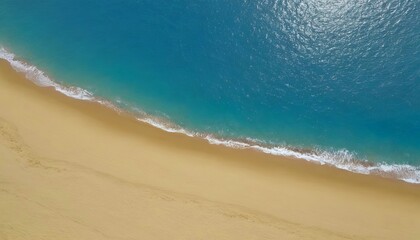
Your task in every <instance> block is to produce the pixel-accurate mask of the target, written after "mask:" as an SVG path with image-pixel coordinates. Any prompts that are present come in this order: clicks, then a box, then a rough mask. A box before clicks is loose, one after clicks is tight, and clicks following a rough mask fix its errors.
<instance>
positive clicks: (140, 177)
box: [0, 60, 420, 239]
mask: <svg viewBox="0 0 420 240" xmlns="http://www.w3.org/2000/svg"><path fill="white" fill-rule="evenodd" d="M0 109H1V111H0V133H1V135H0V143H1V144H0V156H2V158H1V159H0V161H1V165H2V167H1V168H0V186H1V189H0V192H1V194H0V211H1V212H2V213H4V214H2V216H1V217H0V223H1V224H0V237H2V236H3V235H4V236H5V238H6V239H7V238H8V237H10V238H13V239H14V238H19V239H26V238H27V239H31V238H32V239H33V238H39V237H41V236H42V237H45V238H46V239H66V238H73V239H74V238H76V239H105V238H113V239H115V238H119V237H120V238H129V239H130V238H133V239H134V238H137V239H138V238H146V239H168V238H172V239H197V238H198V239H201V238H203V239H244V238H245V239H279V238H283V239H310V238H315V239H396V238H400V239H418V238H419V237H420V230H418V227H417V225H416V222H418V216H419V215H420V206H419V204H418V202H419V201H420V186H419V185H415V184H407V183H404V182H401V181H398V180H396V179H386V178H382V177H379V176H374V175H361V174H355V173H352V172H349V171H345V170H340V169H337V168H335V167H331V166H323V165H317V164H313V163H310V162H306V161H304V160H296V159H292V158H289V157H281V156H273V155H268V154H265V153H262V152H258V151H255V150H252V149H232V148H228V147H224V146H218V145H211V144H208V143H207V141H206V140H205V139H198V138H191V137H188V136H186V135H182V134H177V133H167V132H165V131H163V130H161V129H158V128H155V127H153V126H150V125H148V124H146V123H139V122H138V121H137V120H136V119H134V118H133V117H132V116H131V115H129V114H127V113H124V112H121V113H117V112H116V111H113V110H111V109H109V108H108V107H106V106H104V105H101V104H99V103H95V102H89V101H83V100H77V99H73V98H69V97H67V96H64V95H63V94H61V93H59V92H57V91H55V90H54V89H52V88H42V87H38V86H36V85H35V84H34V83H32V82H30V81H27V80H26V79H25V77H24V76H23V74H21V73H17V72H15V71H14V70H12V68H11V67H10V65H9V63H7V62H6V61H4V60H1V61H0ZM221 186H223V187H221ZM25 236H26V237H25Z"/></svg>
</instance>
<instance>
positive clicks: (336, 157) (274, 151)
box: [0, 48, 420, 184]
mask: <svg viewBox="0 0 420 240" xmlns="http://www.w3.org/2000/svg"><path fill="white" fill-rule="evenodd" d="M0 59H4V60H7V61H8V62H9V63H10V64H11V66H12V67H13V68H14V69H15V70H16V71H17V72H22V73H24V74H25V76H26V78H27V79H29V80H31V81H33V82H34V83H35V84H37V85H39V86H41V87H53V88H54V89H55V90H56V91H58V92H61V93H62V94H64V95H66V96H69V97H72V98H76V99H80V100H86V101H95V102H98V103H101V104H103V105H106V106H108V107H110V108H112V109H114V110H117V111H119V112H121V111H123V110H122V109H120V108H118V107H117V106H116V105H114V104H112V103H111V102H109V101H106V100H102V99H99V98H95V96H94V95H93V94H92V93H90V92H89V91H87V90H85V89H82V88H79V87H74V86H64V85H61V84H58V83H57V82H55V81H53V80H51V79H50V78H49V77H48V76H47V75H46V74H45V73H44V72H43V71H41V70H39V69H38V68H36V67H35V66H32V65H29V64H27V63H25V62H23V61H21V60H18V59H16V57H15V55H14V54H13V53H11V52H9V51H7V50H6V49H4V48H0ZM136 112H138V113H141V114H139V115H141V116H140V117H137V120H138V121H141V122H144V123H147V124H149V125H152V126H154V127H156V128H159V129H162V130H164V131H166V132H170V133H180V134H184V135H187V136H189V137H200V138H204V139H205V140H207V141H208V142H209V143H210V144H215V145H223V146H226V147H230V148H237V149H253V150H256V151H261V152H264V153H267V154H271V155H276V156H286V157H293V158H298V159H303V160H306V161H310V162H316V163H318V164H322V165H324V164H326V165H331V166H335V167H337V168H339V169H343V170H348V171H351V172H355V173H361V174H375V175H381V176H384V177H392V178H398V179H400V180H402V181H405V182H408V183H414V184H420V167H415V166H411V165H406V164H385V163H373V162H368V161H362V160H358V159H356V158H355V154H353V153H351V152H349V151H347V150H345V149H341V150H335V151H325V150H321V149H313V150H310V151H303V150H296V148H293V147H290V146H286V145H284V146H271V145H268V144H264V143H263V142H262V141H259V140H254V139H249V138H248V139H246V141H237V140H232V139H223V138H218V137H215V136H213V135H210V134H202V133H194V132H191V131H188V130H185V129H184V128H182V127H180V126H178V125H176V124H173V123H170V122H169V121H165V120H163V119H161V118H157V117H153V116H149V115H147V114H145V113H144V112H141V111H139V110H136Z"/></svg>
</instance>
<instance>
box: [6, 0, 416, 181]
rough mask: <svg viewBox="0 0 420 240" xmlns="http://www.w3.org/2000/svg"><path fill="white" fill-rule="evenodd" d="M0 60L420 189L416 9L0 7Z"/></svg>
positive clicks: (34, 75) (142, 117)
mask: <svg viewBox="0 0 420 240" xmlns="http://www.w3.org/2000/svg"><path fill="white" fill-rule="evenodd" d="M0 49H1V50H0V58H3V59H6V60H8V61H9V62H10V63H11V64H12V66H13V67H14V68H15V69H16V70H17V71H20V72H24V73H25V74H26V76H27V77H28V79H29V80H32V81H34V82H36V83H37V84H38V85H40V86H52V87H54V88H55V89H56V90H57V91H60V92H62V93H64V94H66V95H68V96H70V97H74V98H79V99H82V100H86V101H98V102H101V103H103V104H106V105H108V106H111V107H114V108H117V109H120V110H124V111H130V112H131V113H133V114H134V115H135V116H136V117H137V119H138V120H139V121H143V122H147V123H149V124H152V125H154V126H155V127H159V128H161V129H163V130H166V131H169V132H178V133H182V134H186V135H188V136H191V137H199V138H205V139H207V140H208V141H209V143H210V144H219V145H226V146H228V147H233V148H251V149H255V150H258V151H262V152H265V153H267V154H274V155H282V156H292V157H296V158H299V159H304V160H307V161H312V162H316V163H319V164H326V165H333V166H336V167H338V168H341V169H346V170H349V171H353V172H357V173H361V174H375V175H381V176H384V177H390V178H397V179H401V180H403V181H406V182H411V183H420V2H419V1H418V0H305V1H304V0H212V1H209V0H207V1H204V0H173V1H163V0H107V1H104V0H83V1H82V0H72V1H67V0H40V1H27V0H0ZM0 111H1V110H0ZM51 121H54V119H51ZM279 161H280V159H279Z"/></svg>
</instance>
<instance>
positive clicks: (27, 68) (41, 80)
mask: <svg viewBox="0 0 420 240" xmlns="http://www.w3.org/2000/svg"><path fill="white" fill-rule="evenodd" d="M0 58H1V59H4V60H6V61H8V62H9V63H10V65H11V66H12V67H13V69H15V70H16V71H17V72H21V73H24V74H25V76H26V78H27V79H29V80H31V81H32V82H34V83H35V84H37V85H38V86H41V87H53V88H54V89H55V90H57V91H59V92H61V93H62V94H64V95H66V96H69V97H72V98H77V99H80V100H89V101H91V100H93V99H94V97H93V94H92V93H90V92H89V91H87V90H85V89H82V88H79V87H66V86H63V85H60V84H58V83H57V82H54V81H53V80H51V79H50V78H49V77H48V76H47V75H45V73H44V72H43V71H41V70H39V69H38V68H36V67H35V66H32V65H29V64H27V63H25V62H23V61H20V60H17V59H16V58H15V55H14V54H13V53H11V52H9V51H7V50H6V49H4V48H3V47H2V48H0Z"/></svg>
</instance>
